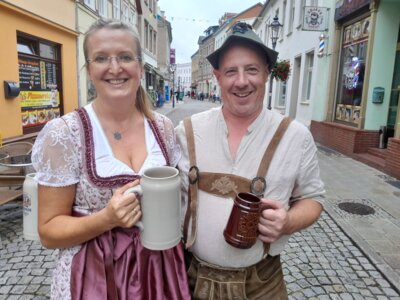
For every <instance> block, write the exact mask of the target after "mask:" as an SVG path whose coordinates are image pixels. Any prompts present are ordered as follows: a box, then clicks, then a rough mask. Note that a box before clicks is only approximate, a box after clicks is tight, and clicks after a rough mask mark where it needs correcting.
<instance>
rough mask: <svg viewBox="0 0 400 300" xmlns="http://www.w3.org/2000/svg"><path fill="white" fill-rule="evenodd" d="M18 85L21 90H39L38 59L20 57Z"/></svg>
mask: <svg viewBox="0 0 400 300" xmlns="http://www.w3.org/2000/svg"><path fill="white" fill-rule="evenodd" d="M18 64H19V86H20V89H21V91H29V90H30V91H40V90H41V89H42V88H41V84H40V83H41V80H40V63H39V60H33V59H27V58H20V59H19V60H18Z"/></svg>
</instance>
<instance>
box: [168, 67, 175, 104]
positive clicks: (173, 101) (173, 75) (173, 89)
mask: <svg viewBox="0 0 400 300" xmlns="http://www.w3.org/2000/svg"><path fill="white" fill-rule="evenodd" d="M175 70H176V65H175V64H172V65H169V71H170V72H171V73H172V91H173V93H172V108H174V107H175Z"/></svg>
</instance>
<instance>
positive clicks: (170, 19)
mask: <svg viewBox="0 0 400 300" xmlns="http://www.w3.org/2000/svg"><path fill="white" fill-rule="evenodd" d="M151 16H153V17H154V18H155V19H157V20H161V19H164V20H167V21H187V22H205V23H210V22H211V23H218V20H207V19H197V18H188V17H169V18H167V17H162V16H160V15H157V16H156V15H152V14H149V17H151ZM228 21H229V22H230V21H232V19H229V20H228Z"/></svg>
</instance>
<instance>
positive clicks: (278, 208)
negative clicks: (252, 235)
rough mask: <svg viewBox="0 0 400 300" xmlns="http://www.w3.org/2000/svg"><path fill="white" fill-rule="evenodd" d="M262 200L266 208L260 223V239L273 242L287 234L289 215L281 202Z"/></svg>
mask: <svg viewBox="0 0 400 300" xmlns="http://www.w3.org/2000/svg"><path fill="white" fill-rule="evenodd" d="M261 201H262V207H263V208H264V210H263V211H262V212H261V216H260V221H259V223H258V231H259V232H260V235H259V239H260V240H262V241H263V242H265V243H272V242H275V241H276V240H277V239H279V238H280V237H281V236H282V235H284V234H285V228H286V225H287V223H288V222H289V215H288V212H287V210H286V209H285V208H284V207H283V205H282V203H281V202H279V201H275V200H270V199H261Z"/></svg>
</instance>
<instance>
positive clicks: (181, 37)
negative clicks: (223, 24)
mask: <svg viewBox="0 0 400 300" xmlns="http://www.w3.org/2000/svg"><path fill="white" fill-rule="evenodd" d="M258 2H260V3H263V2H264V1H254V0H228V1H227V0H159V1H158V5H159V6H160V10H163V11H165V16H166V18H167V20H168V21H169V22H170V23H171V26H172V45H171V48H175V49H176V50H175V51H176V62H177V63H186V62H190V61H191V60H190V57H191V56H192V55H193V54H194V53H195V52H196V51H197V50H198V49H199V46H198V44H197V41H198V38H199V36H201V35H204V34H203V32H204V30H206V29H207V28H208V27H209V26H212V25H218V20H219V18H220V17H222V16H223V15H224V13H225V12H232V13H240V12H242V11H244V10H245V9H247V8H249V7H251V6H253V5H254V4H256V3H258Z"/></svg>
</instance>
